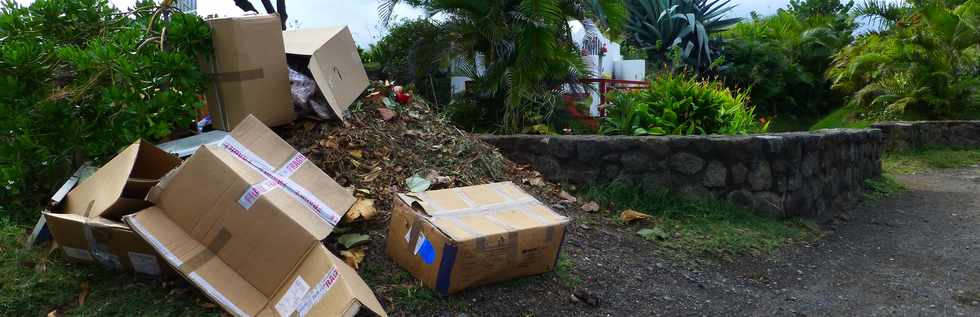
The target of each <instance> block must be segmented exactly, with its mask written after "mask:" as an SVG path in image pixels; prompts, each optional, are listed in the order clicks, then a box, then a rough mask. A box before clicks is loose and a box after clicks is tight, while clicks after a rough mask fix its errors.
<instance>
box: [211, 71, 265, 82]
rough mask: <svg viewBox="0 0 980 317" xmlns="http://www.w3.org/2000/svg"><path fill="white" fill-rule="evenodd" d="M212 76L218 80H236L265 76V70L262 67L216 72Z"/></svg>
mask: <svg viewBox="0 0 980 317" xmlns="http://www.w3.org/2000/svg"><path fill="white" fill-rule="evenodd" d="M212 76H213V78H214V80H215V81H218V82H236V81H246V80H255V79H262V78H265V72H263V71H262V69H261V68H256V69H249V70H242V71H237V72H224V73H215V74H212Z"/></svg>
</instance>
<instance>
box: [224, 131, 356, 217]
mask: <svg viewBox="0 0 980 317" xmlns="http://www.w3.org/2000/svg"><path fill="white" fill-rule="evenodd" d="M219 146H221V147H222V148H224V149H226V150H228V152H230V153H231V154H232V155H234V156H235V157H237V158H238V159H239V160H241V161H242V162H245V163H246V164H245V165H248V166H249V167H251V168H252V169H254V170H256V171H258V172H259V174H262V176H264V177H265V178H266V180H264V181H262V182H260V183H258V184H255V185H252V186H250V187H249V188H248V189H246V190H245V193H244V194H243V195H242V197H241V198H239V200H238V202H239V204H241V205H242V207H244V208H245V209H249V208H251V207H252V205H253V204H255V201H257V200H258V199H259V197H261V196H262V194H265V193H267V192H269V191H271V190H273V189H276V188H279V187H282V188H283V190H284V191H285V192H286V193H287V194H289V195H290V196H292V197H293V198H295V199H296V200H297V201H299V202H300V204H302V205H303V206H304V207H306V208H307V209H309V210H310V211H312V212H313V213H314V214H316V215H317V216H319V217H320V218H321V219H323V220H325V221H327V223H329V224H330V225H333V226H336V225H337V223H338V222H340V215H339V214H337V212H335V211H334V210H333V209H332V208H330V206H328V205H327V204H326V203H324V202H323V201H320V199H319V198H317V197H316V195H313V193H311V192H310V191H308V190H306V188H303V187H302V186H300V185H299V184H296V183H295V182H293V181H292V180H290V179H289V177H290V176H292V174H293V173H295V172H296V170H298V169H299V168H300V166H302V165H303V164H304V163H305V162H306V161H307V159H306V157H305V156H303V155H302V154H300V153H296V154H295V155H293V157H292V158H290V159H289V160H288V161H286V164H284V165H283V167H282V168H279V170H275V171H274V170H273V167H272V165H271V164H269V163H268V162H266V161H265V160H263V159H262V158H261V157H259V156H258V155H256V154H255V153H253V152H252V151H250V150H249V149H248V148H246V147H245V146H244V145H242V144H241V143H240V142H238V140H235V138H233V137H232V136H230V135H229V136H226V137H225V138H224V139H223V140H222V141H221V142H220V143H219Z"/></svg>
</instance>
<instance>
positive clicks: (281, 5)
mask: <svg viewBox="0 0 980 317" xmlns="http://www.w3.org/2000/svg"><path fill="white" fill-rule="evenodd" d="M276 12H279V21H280V22H281V23H282V29H283V30H285V29H286V18H288V17H289V15H287V14H286V0H278V1H276Z"/></svg>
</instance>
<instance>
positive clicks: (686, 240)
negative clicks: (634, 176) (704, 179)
mask: <svg viewBox="0 0 980 317" xmlns="http://www.w3.org/2000/svg"><path fill="white" fill-rule="evenodd" d="M584 196H585V197H586V198H587V199H589V200H594V201H596V202H598V203H599V204H600V205H601V206H602V207H603V209H605V210H615V211H620V210H624V209H627V208H629V209H634V210H637V211H640V212H644V213H647V214H650V215H652V216H654V219H653V221H652V222H653V227H652V228H650V229H651V230H656V229H659V230H660V231H663V233H665V234H659V233H655V232H651V231H645V232H644V233H645V234H646V233H649V234H647V236H651V237H653V238H655V239H656V240H658V241H659V240H660V238H659V237H665V239H663V241H659V242H657V243H659V244H661V245H664V246H666V247H669V248H673V249H678V250H681V251H685V252H688V253H691V254H693V255H711V256H718V257H721V258H729V259H730V258H731V257H732V256H739V255H763V254H767V253H769V252H771V251H773V250H775V249H776V248H779V247H780V246H783V245H786V244H790V243H793V242H801V241H809V240H813V239H816V238H817V237H819V233H818V232H815V231H814V230H812V229H811V228H812V225H811V224H808V223H803V222H800V221H796V220H782V219H773V218H769V217H766V216H761V215H759V214H757V213H755V212H753V211H752V210H748V209H745V208H741V207H737V206H733V205H731V204H729V203H727V202H723V201H717V200H691V199H686V198H682V196H681V195H677V194H676V193H672V192H668V191H656V192H649V191H644V190H642V189H640V188H639V187H638V186H629V185H625V184H619V183H613V184H608V185H603V186H592V187H588V188H586V189H585V193H584ZM616 215H618V212H617V214H616ZM610 216H613V215H610ZM640 226H643V227H648V226H649V225H646V224H641V225H640Z"/></svg>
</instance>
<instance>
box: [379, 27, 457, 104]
mask: <svg viewBox="0 0 980 317" xmlns="http://www.w3.org/2000/svg"><path fill="white" fill-rule="evenodd" d="M446 43H449V38H448V36H447V34H446V32H444V30H443V28H442V25H441V24H440V23H438V22H433V21H430V20H427V19H417V20H407V21H403V22H400V23H398V24H396V25H393V26H391V28H389V29H388V34H387V35H385V36H384V37H383V38H381V40H380V41H378V42H377V43H375V44H373V45H371V47H369V48H368V50H367V51H366V52H365V54H364V55H366V56H365V57H366V58H365V60H366V61H365V64H376V65H377V68H378V72H380V73H381V74H380V75H381V78H377V79H385V80H391V81H393V82H395V83H397V84H399V85H405V86H409V87H411V88H414V89H413V90H414V91H415V92H416V93H419V94H421V95H422V96H423V97H425V99H426V100H429V101H434V102H436V103H438V104H441V105H445V104H446V103H447V102H448V101H449V90H450V87H449V85H450V82H449V73H448V65H449V63H448V60H449V58H450V57H451V56H450V55H449V54H448V53H449V51H448V50H447V49H446V47H445V46H446Z"/></svg>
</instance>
